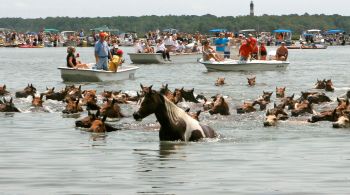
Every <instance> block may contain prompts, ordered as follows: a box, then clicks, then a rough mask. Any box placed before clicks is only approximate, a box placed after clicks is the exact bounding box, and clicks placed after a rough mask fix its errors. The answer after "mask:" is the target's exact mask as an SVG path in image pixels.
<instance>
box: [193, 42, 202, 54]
mask: <svg viewBox="0 0 350 195" xmlns="http://www.w3.org/2000/svg"><path fill="white" fill-rule="evenodd" d="M200 51H201V50H200V49H199V47H198V43H194V45H193V47H192V53H198V52H200Z"/></svg>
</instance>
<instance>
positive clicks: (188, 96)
mask: <svg viewBox="0 0 350 195" xmlns="http://www.w3.org/2000/svg"><path fill="white" fill-rule="evenodd" d="M180 92H181V96H182V98H183V99H185V101H187V102H194V103H199V101H198V100H197V99H196V98H195V97H194V94H193V92H194V88H192V89H190V90H185V89H184V88H181V89H180Z"/></svg>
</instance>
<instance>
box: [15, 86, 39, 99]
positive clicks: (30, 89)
mask: <svg viewBox="0 0 350 195" xmlns="http://www.w3.org/2000/svg"><path fill="white" fill-rule="evenodd" d="M35 93H36V88H35V87H34V86H33V84H30V85H29V84H28V85H27V87H25V88H24V89H23V90H22V91H17V92H16V98H26V97H28V96H30V95H34V94H35Z"/></svg>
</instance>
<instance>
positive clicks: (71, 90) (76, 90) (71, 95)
mask: <svg viewBox="0 0 350 195" xmlns="http://www.w3.org/2000/svg"><path fill="white" fill-rule="evenodd" d="M66 90H67V95H66V97H65V99H66V100H68V99H79V98H82V97H83V96H82V91H81V85H79V87H75V86H74V85H72V86H67V87H66Z"/></svg>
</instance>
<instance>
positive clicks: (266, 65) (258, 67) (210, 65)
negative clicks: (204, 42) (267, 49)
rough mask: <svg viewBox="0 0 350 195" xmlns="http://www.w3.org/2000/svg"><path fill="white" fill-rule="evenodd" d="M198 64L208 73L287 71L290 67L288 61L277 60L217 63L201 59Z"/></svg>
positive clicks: (227, 60) (228, 60) (229, 60)
mask: <svg viewBox="0 0 350 195" xmlns="http://www.w3.org/2000/svg"><path fill="white" fill-rule="evenodd" d="M198 62H199V63H201V64H203V65H204V66H205V67H206V68H207V69H208V71H276V70H277V71H280V70H286V69H287V66H288V65H289V62H288V61H277V60H251V61H250V60H248V61H239V60H232V59H225V61H222V62H217V61H210V60H209V61H203V59H200V60H199V61H198Z"/></svg>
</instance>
